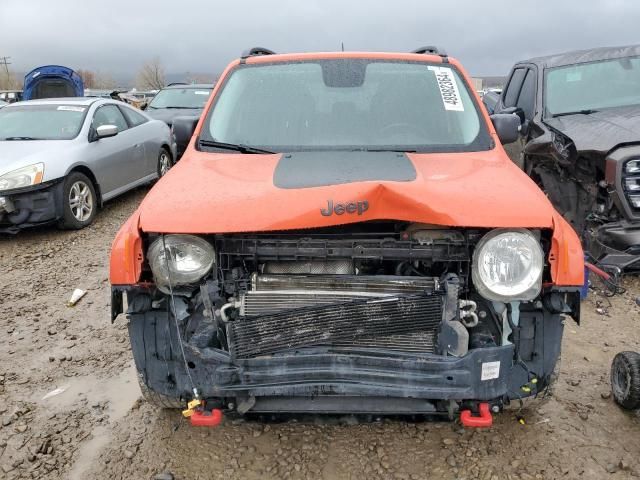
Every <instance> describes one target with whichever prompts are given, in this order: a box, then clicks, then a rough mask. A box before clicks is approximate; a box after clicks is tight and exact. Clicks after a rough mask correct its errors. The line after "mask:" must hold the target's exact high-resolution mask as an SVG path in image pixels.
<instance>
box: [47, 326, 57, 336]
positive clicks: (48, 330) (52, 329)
mask: <svg viewBox="0 0 640 480" xmlns="http://www.w3.org/2000/svg"><path fill="white" fill-rule="evenodd" d="M57 333H58V332H57V330H56V329H55V327H49V328H48V329H47V334H48V335H55V334H57Z"/></svg>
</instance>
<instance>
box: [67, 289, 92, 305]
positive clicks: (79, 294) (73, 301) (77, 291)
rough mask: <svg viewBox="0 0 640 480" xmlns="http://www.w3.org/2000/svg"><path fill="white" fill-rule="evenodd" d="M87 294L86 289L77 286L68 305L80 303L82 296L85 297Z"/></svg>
mask: <svg viewBox="0 0 640 480" xmlns="http://www.w3.org/2000/svg"><path fill="white" fill-rule="evenodd" d="M86 294H87V291H86V290H81V289H79V288H76V289H75V290H74V291H73V293H72V294H71V298H70V299H69V301H68V302H67V307H73V306H74V305H75V304H76V303H78V302H79V301H80V299H81V298H82V297H84V296H85V295H86Z"/></svg>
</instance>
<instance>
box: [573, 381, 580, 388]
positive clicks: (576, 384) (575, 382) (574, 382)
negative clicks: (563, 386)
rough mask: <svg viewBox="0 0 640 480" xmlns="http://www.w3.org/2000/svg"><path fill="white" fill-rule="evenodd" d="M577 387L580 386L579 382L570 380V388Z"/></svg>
mask: <svg viewBox="0 0 640 480" xmlns="http://www.w3.org/2000/svg"><path fill="white" fill-rule="evenodd" d="M578 385H580V380H575V379H574V380H571V386H572V387H577V386H578Z"/></svg>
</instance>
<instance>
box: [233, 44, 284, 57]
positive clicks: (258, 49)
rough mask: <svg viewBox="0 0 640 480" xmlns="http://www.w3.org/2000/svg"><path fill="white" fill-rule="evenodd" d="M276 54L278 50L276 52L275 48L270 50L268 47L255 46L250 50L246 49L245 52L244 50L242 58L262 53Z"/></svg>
mask: <svg viewBox="0 0 640 480" xmlns="http://www.w3.org/2000/svg"><path fill="white" fill-rule="evenodd" d="M275 54H276V52H274V51H273V50H269V49H268V48H264V47H253V48H251V49H249V50H245V51H244V52H242V57H241V58H249V57H257V56H260V55H275Z"/></svg>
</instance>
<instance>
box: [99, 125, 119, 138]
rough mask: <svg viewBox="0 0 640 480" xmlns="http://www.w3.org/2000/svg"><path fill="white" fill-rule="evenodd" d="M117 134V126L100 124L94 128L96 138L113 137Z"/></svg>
mask: <svg viewBox="0 0 640 480" xmlns="http://www.w3.org/2000/svg"><path fill="white" fill-rule="evenodd" d="M117 134H118V127H116V126H115V125H100V126H99V127H98V128H96V139H98V140H100V139H101V138H109V137H115V136H116V135H117Z"/></svg>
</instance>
